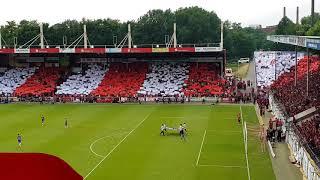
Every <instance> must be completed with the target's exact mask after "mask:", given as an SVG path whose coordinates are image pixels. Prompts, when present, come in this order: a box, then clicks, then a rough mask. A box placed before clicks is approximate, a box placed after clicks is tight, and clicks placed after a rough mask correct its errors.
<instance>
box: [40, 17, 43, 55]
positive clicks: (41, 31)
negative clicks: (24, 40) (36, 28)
mask: <svg viewBox="0 0 320 180" xmlns="http://www.w3.org/2000/svg"><path fill="white" fill-rule="evenodd" d="M40 48H41V49H44V41H43V24H42V23H40Z"/></svg>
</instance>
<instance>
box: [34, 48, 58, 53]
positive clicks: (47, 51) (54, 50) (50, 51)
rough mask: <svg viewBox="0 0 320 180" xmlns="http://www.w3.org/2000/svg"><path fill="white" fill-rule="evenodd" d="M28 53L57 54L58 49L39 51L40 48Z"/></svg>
mask: <svg viewBox="0 0 320 180" xmlns="http://www.w3.org/2000/svg"><path fill="white" fill-rule="evenodd" d="M30 53H48V54H53V53H59V48H46V49H40V48H31V49H30Z"/></svg>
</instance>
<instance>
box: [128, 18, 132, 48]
mask: <svg viewBox="0 0 320 180" xmlns="http://www.w3.org/2000/svg"><path fill="white" fill-rule="evenodd" d="M131 44H132V38H131V26H130V24H128V48H131Z"/></svg>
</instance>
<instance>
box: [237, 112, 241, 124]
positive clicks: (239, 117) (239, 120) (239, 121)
mask: <svg viewBox="0 0 320 180" xmlns="http://www.w3.org/2000/svg"><path fill="white" fill-rule="evenodd" d="M237 118H238V123H239V124H240V123H241V114H240V113H238V115H237Z"/></svg>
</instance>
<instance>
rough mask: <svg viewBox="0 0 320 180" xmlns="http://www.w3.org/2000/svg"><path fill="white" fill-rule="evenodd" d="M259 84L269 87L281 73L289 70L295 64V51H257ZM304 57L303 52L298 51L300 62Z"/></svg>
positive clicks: (256, 60)
mask: <svg viewBox="0 0 320 180" xmlns="http://www.w3.org/2000/svg"><path fill="white" fill-rule="evenodd" d="M254 56H255V57H254V58H255V62H256V75H257V85H258V86H263V87H268V86H270V85H271V84H272V83H273V82H274V81H275V80H276V79H277V78H278V77H279V76H280V75H281V74H283V73H285V72H289V71H290V68H291V67H292V66H294V65H295V56H296V53H295V52H288V51H284V52H280V51H279V52H278V51H263V52H255V54H254ZM303 57H304V54H303V53H298V59H297V61H298V62H299V61H300V60H301V59H302V58H303Z"/></svg>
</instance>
